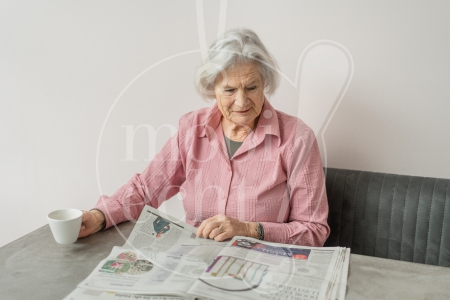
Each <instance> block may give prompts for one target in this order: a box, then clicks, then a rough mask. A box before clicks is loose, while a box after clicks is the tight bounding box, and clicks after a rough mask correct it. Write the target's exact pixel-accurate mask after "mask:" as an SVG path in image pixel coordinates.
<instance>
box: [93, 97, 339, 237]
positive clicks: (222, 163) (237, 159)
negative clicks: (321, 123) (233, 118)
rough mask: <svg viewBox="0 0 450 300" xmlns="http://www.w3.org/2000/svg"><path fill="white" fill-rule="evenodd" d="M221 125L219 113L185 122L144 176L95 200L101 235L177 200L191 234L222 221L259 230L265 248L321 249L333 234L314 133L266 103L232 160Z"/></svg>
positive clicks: (193, 114)
mask: <svg viewBox="0 0 450 300" xmlns="http://www.w3.org/2000/svg"><path fill="white" fill-rule="evenodd" d="M221 117H222V114H221V112H220V110H219V109H218V108H217V105H215V106H213V107H212V108H203V109H200V110H198V111H194V112H190V113H188V114H186V115H184V116H182V117H181V119H180V121H179V128H178V132H177V134H175V135H174V136H173V137H172V138H171V139H169V141H168V142H167V143H166V144H165V146H164V147H163V149H162V150H161V152H159V153H158V154H157V155H156V156H155V158H154V159H153V160H152V161H151V162H150V164H149V165H148V166H147V168H146V169H145V170H144V172H143V173H142V174H136V175H135V176H134V177H133V178H131V180H130V181H129V182H128V183H127V184H125V185H124V186H122V187H121V188H120V189H119V190H118V191H117V192H116V193H114V194H113V195H112V196H111V197H108V196H101V197H100V199H99V201H98V203H97V205H96V208H98V209H100V210H102V211H103V212H104V213H105V215H106V227H110V226H113V225H114V224H117V223H120V222H123V221H126V220H137V218H138V217H139V214H140V213H141V211H142V209H143V207H144V205H145V204H148V205H150V206H152V207H155V208H157V207H159V205H161V203H162V202H163V201H165V200H166V199H169V198H170V197H172V196H174V195H175V194H177V193H178V192H180V193H181V195H182V197H183V206H184V210H185V214H186V222H187V223H189V224H191V225H193V226H196V227H197V226H199V225H200V223H201V222H202V221H203V220H205V219H207V218H209V217H212V216H215V215H217V214H224V215H227V216H229V217H233V218H236V219H239V220H241V221H252V222H260V223H261V224H262V225H263V227H264V233H265V238H264V239H265V240H267V241H272V242H279V243H287V244H298V245H306V246H322V245H323V243H324V242H325V240H326V238H327V237H328V235H329V232H330V229H329V227H328V224H327V216H328V203H327V196H326V193H325V180H324V171H323V168H322V162H321V159H320V154H319V149H318V146H317V142H316V139H315V136H314V132H313V131H312V130H311V129H310V128H309V127H308V126H307V125H305V123H303V122H302V121H301V120H299V119H298V118H296V117H293V116H290V115H287V114H285V113H283V112H280V111H277V110H275V109H274V108H273V107H272V106H271V104H270V103H269V102H268V101H267V100H266V101H265V103H264V106H263V109H262V113H261V116H260V119H259V121H258V126H257V127H256V129H255V130H254V131H253V132H251V133H250V135H248V136H247V138H246V139H245V140H244V142H243V144H242V146H241V147H240V148H239V149H238V150H237V151H236V153H235V154H234V155H233V157H232V158H231V159H229V158H228V155H227V150H226V145H225V141H224V137H223V132H222V126H221V125H220V120H221Z"/></svg>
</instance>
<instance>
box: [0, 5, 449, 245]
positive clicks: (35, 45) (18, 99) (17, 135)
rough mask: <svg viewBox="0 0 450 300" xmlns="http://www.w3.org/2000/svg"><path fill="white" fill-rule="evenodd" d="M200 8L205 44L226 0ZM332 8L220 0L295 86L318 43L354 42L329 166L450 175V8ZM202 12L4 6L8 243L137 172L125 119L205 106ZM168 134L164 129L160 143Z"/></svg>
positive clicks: (140, 158) (279, 103)
mask: <svg viewBox="0 0 450 300" xmlns="http://www.w3.org/2000/svg"><path fill="white" fill-rule="evenodd" d="M204 2H205V3H203V12H204V17H203V19H204V25H205V26H204V27H205V31H204V32H205V37H206V44H207V45H209V44H210V43H211V42H212V41H213V40H214V38H215V36H216V35H217V31H218V29H219V23H220V21H219V20H220V19H221V18H220V2H219V1H215V2H213V1H204ZM336 2H337V1H314V2H313V1H271V2H268V1H264V2H262V1H243V0H239V1H238V0H229V1H228V2H226V1H222V2H221V3H222V8H225V5H224V4H226V11H225V10H222V17H225V18H224V19H223V20H224V21H225V22H224V23H223V24H224V26H225V28H226V29H229V28H233V27H236V26H245V27H249V28H252V29H254V30H255V31H256V32H257V33H258V34H259V35H260V37H261V39H262V40H263V42H265V44H266V46H267V47H268V48H269V50H270V51H272V53H273V54H274V56H275V57H276V58H277V60H278V62H279V64H280V67H281V71H282V72H283V74H284V75H285V76H286V78H287V79H290V80H291V81H294V79H295V76H296V73H297V69H298V61H299V58H300V55H301V53H302V52H303V50H304V49H305V48H307V47H308V46H309V45H311V44H312V43H314V42H315V41H317V40H329V41H335V42H337V43H339V44H341V45H342V46H344V47H345V48H347V49H348V52H349V53H350V54H351V57H352V58H353V63H354V69H353V78H352V81H351V83H350V85H349V87H348V90H347V92H346V93H345V95H344V97H343V99H342V102H340V104H339V106H338V107H337V108H336V111H335V114H334V115H333V116H332V118H331V119H329V125H328V127H327V128H326V130H325V131H324V132H323V134H324V137H325V141H326V143H325V147H326V151H327V164H328V166H331V167H341V168H351V169H360V170H374V171H379V172H389V173H400V174H411V175H420V176H431V177H445V178H450V168H449V166H450V155H449V153H450V137H449V135H448V129H449V128H450V118H449V117H448V114H449V111H450V88H449V86H450V85H449V84H448V82H450V56H449V55H448V53H450V34H449V32H450V19H449V18H448V15H449V13H450V3H449V2H447V1H427V2H425V1H420V2H418V1H414V3H412V1H407V0H402V1H372V2H371V3H368V2H367V1H364V2H363V1H357V0H354V1H339V3H336ZM198 3H199V2H197V4H198ZM200 11H201V10H200V7H198V6H196V2H195V1H158V2H154V1H70V2H68V1H56V0H55V1H1V2H0V184H1V187H0V199H1V201H2V209H1V210H0V228H2V229H1V236H0V246H2V245H4V244H6V243H8V242H11V241H12V240H14V239H17V238H19V237H20V236H23V235H25V234H27V233H29V232H31V231H32V230H34V229H37V228H38V227H40V226H42V225H44V224H46V214H47V213H48V212H49V211H51V210H54V209H58V208H62V207H76V208H81V209H89V208H91V207H92V206H93V205H94V204H95V202H96V201H97V199H98V197H99V195H100V193H103V194H111V193H112V192H114V190H115V189H117V188H118V187H119V186H120V185H121V184H123V183H125V182H126V180H127V179H128V178H130V177H131V176H132V175H133V174H134V173H137V172H140V171H141V170H142V169H143V168H144V167H145V166H146V164H147V163H148V161H146V160H147V159H148V156H149V148H148V141H149V139H148V134H147V133H146V132H145V130H141V129H140V130H139V131H137V132H136V137H135V143H134V158H135V159H136V161H132V162H131V161H124V159H125V158H126V149H125V130H126V128H125V127H122V126H128V125H133V126H135V127H136V126H138V125H140V124H148V125H150V126H152V127H154V128H158V127H159V126H161V125H172V126H177V120H178V118H179V117H180V116H181V115H182V114H183V113H186V112H188V111H191V110H195V109H197V108H200V107H202V106H205V105H209V104H207V103H205V102H203V101H202V100H201V99H200V98H199V97H198V96H197V95H196V93H195V91H194V87H193V78H194V74H195V67H196V66H197V65H198V64H199V63H200V61H201V54H200V49H201V43H200V41H201V39H200V40H199V34H198V32H199V30H198V21H199V20H201V19H202V18H199V17H198V16H199V15H200V14H199V12H200ZM224 12H226V14H224ZM201 32H203V31H201ZM144 71H145V72H144ZM287 79H285V80H283V82H282V84H281V87H280V90H279V92H278V93H277V94H276V95H275V96H274V97H273V99H272V100H271V101H272V103H273V104H274V106H275V107H277V108H279V109H280V110H284V111H286V112H288V113H291V114H294V115H295V114H297V110H298V107H299V89H300V87H299V85H296V86H293V85H292V84H291V83H290V82H289V80H287ZM319 104H320V103H319ZM320 108H321V107H320V105H319V109H320ZM169 135H170V130H169V129H167V127H165V128H163V129H161V131H160V132H159V133H158V136H157V138H156V142H155V143H154V146H155V147H156V150H157V149H158V148H160V147H161V146H162V144H163V142H164V140H165V139H167V138H168V136H169ZM97 150H98V153H97ZM151 155H152V154H150V156H151ZM97 157H98V160H97ZM97 162H98V177H97V169H96V164H97ZM179 206H180V200H178V199H175V200H173V201H172V202H171V206H170V209H171V210H172V209H175V210H177V211H178V213H179V212H180V208H179Z"/></svg>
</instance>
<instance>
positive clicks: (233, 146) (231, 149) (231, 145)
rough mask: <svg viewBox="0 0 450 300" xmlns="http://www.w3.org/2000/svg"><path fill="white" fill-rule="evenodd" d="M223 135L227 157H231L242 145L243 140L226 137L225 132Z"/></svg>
mask: <svg viewBox="0 0 450 300" xmlns="http://www.w3.org/2000/svg"><path fill="white" fill-rule="evenodd" d="M223 137H224V138H225V144H226V145H227V151H228V158H230V159H231V158H232V157H233V155H234V153H236V151H237V149H239V147H240V146H241V145H242V143H243V142H235V141H232V140H230V139H229V138H227V137H226V136H225V134H224V135H223Z"/></svg>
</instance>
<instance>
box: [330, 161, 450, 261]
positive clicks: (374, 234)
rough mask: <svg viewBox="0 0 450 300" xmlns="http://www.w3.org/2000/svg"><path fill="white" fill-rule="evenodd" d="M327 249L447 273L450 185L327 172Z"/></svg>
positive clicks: (439, 181)
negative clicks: (342, 249)
mask: <svg viewBox="0 0 450 300" xmlns="http://www.w3.org/2000/svg"><path fill="white" fill-rule="evenodd" d="M325 172H326V189H327V196H328V203H329V207H330V211H329V216H328V224H329V225H330V228H331V234H330V237H329V238H328V240H327V241H326V243H325V246H342V247H349V248H351V252H352V253H356V254H362V255H369V256H376V257H383V258H389V259H396V260H403V261H410V262H418V263H424V264H430V265H438V266H446V267H450V180H449V179H437V178H425V177H416V176H404V175H394V174H383V173H374V172H365V171H353V170H344V169H333V168H328V169H325Z"/></svg>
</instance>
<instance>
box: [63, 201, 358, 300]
mask: <svg viewBox="0 0 450 300" xmlns="http://www.w3.org/2000/svg"><path fill="white" fill-rule="evenodd" d="M196 231H197V229H196V228H195V227H193V226H190V225H188V224H186V223H184V222H180V221H175V220H173V219H172V218H171V217H170V216H168V215H166V214H164V213H162V212H160V211H158V210H156V209H154V208H152V207H149V206H146V207H145V208H144V210H143V212H142V214H141V215H140V217H139V220H138V221H137V222H136V225H135V227H134V229H133V231H132V232H131V234H130V237H129V238H128V240H127V241H126V243H125V244H124V245H123V246H122V247H118V246H116V247H114V248H113V249H112V251H111V253H110V254H109V255H108V257H107V258H106V259H104V260H102V261H101V262H100V263H99V264H98V265H97V267H96V268H95V269H94V271H93V272H92V273H91V274H90V275H89V276H88V277H87V278H86V279H85V280H84V281H82V282H81V283H80V284H79V285H78V287H77V288H76V289H75V290H74V291H73V292H72V293H71V294H69V295H68V296H67V297H66V298H65V300H69V299H70V300H78V299H87V300H89V299H92V300H100V299H116V300H121V299H149V300H150V299H160V300H162V299H169V300H172V299H194V298H206V299H226V300H229V299H230V298H232V299H236V298H238V299H330V300H331V299H333V300H334V299H337V300H341V299H344V298H345V290H346V284H347V276H348V273H347V272H348V266H349V257H350V251H349V249H346V248H340V247H335V248H331V247H330V248H328V247H327V248H320V247H304V246H293V245H287V244H277V243H269V242H265V241H260V240H257V239H253V238H249V237H240V236H236V237H234V238H233V239H232V240H231V241H229V242H222V243H218V242H215V241H214V240H210V239H204V238H198V237H196Z"/></svg>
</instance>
